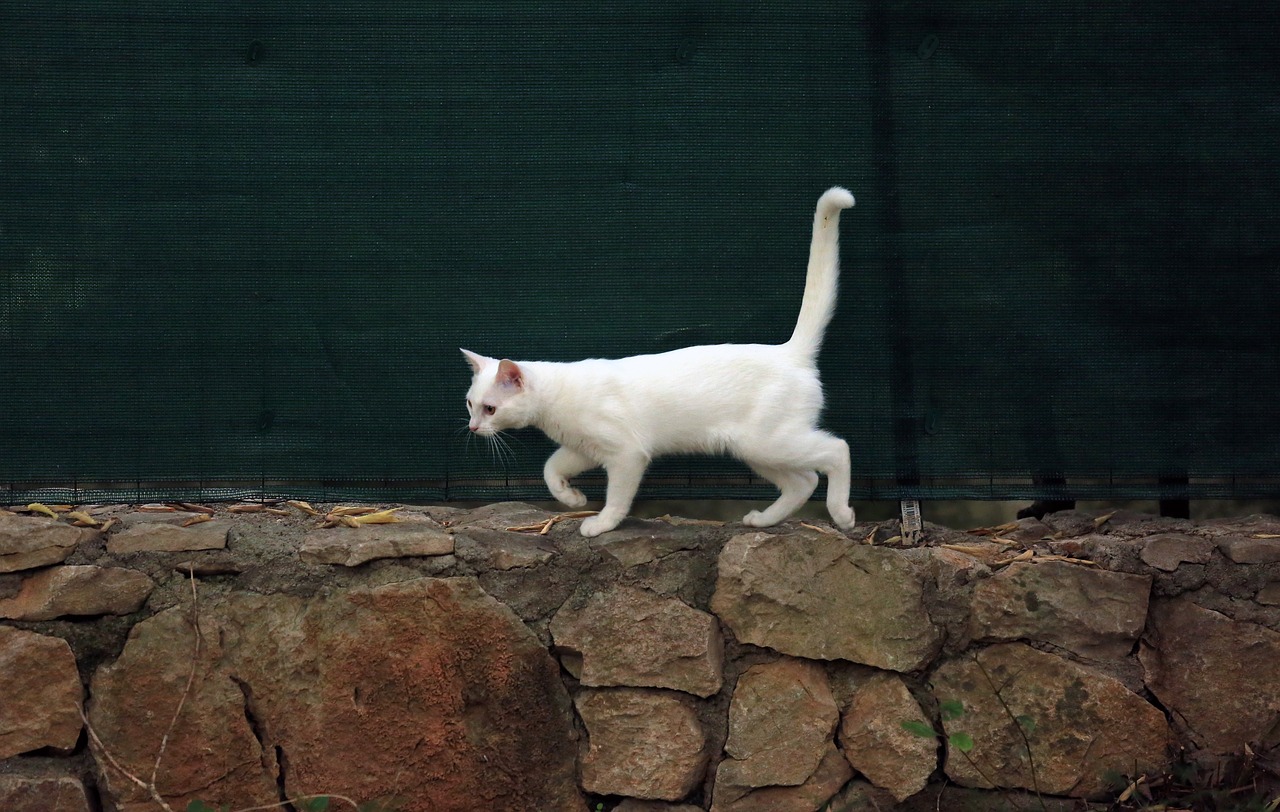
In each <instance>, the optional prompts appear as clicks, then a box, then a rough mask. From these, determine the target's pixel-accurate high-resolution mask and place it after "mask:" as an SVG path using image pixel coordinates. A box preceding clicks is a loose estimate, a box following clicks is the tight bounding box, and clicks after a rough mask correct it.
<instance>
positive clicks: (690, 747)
mask: <svg viewBox="0 0 1280 812" xmlns="http://www.w3.org/2000/svg"><path fill="white" fill-rule="evenodd" d="M574 704H575V705H576V706H577V708H578V714H579V715H580V716H581V717H582V723H583V725H584V726H586V728H587V742H586V746H585V747H584V748H583V752H582V756H581V760H580V761H581V768H582V788H583V789H585V790H586V791H587V792H593V793H596V794H598V795H627V796H630V797H632V798H640V799H645V800H661V801H678V800H680V799H682V798H684V797H685V796H686V795H688V794H689V793H690V792H692V791H693V788H694V787H696V786H697V785H698V784H699V783H700V782H701V781H702V778H703V775H704V774H705V773H706V769H707V759H708V756H709V754H708V752H707V747H706V744H707V741H706V734H705V732H704V731H703V729H702V724H701V723H700V722H699V721H698V712H697V710H696V709H695V708H694V707H693V703H692V701H691V700H690V699H689V698H688V697H685V696H682V695H680V694H676V693H672V692H670V691H660V690H655V689H651V688H606V689H586V690H583V691H580V692H579V693H578V695H577V696H576V697H575V699H574Z"/></svg>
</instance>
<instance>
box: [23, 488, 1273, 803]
mask: <svg viewBox="0 0 1280 812" xmlns="http://www.w3.org/2000/svg"><path fill="white" fill-rule="evenodd" d="M107 512H108V513H110V515H112V516H114V517H115V518H116V519H117V521H116V522H114V524H113V527H112V529H111V531H110V532H107V533H103V532H101V531H99V530H96V529H93V528H81V527H74V526H72V525H71V524H69V523H68V522H67V521H65V520H64V521H59V520H55V519H52V518H47V517H32V516H19V515H0V809H3V810H6V811H12V812H34V810H40V811H41V812H43V810H46V809H51V808H56V809H59V810H65V811H66V812H81V810H85V811H86V812H87V810H89V809H95V808H101V809H103V810H105V811H106V812H112V810H128V811H129V812H142V811H143V810H152V809H156V808H158V807H157V806H156V805H155V803H154V801H153V800H152V799H151V798H150V797H149V795H150V789H144V788H142V787H139V786H138V785H137V783H136V782H134V781H133V780H132V779H128V778H126V777H125V776H124V775H123V774H122V773H121V771H120V769H118V768H117V767H115V766H112V765H113V763H114V764H118V765H119V766H120V767H122V768H123V769H125V770H128V771H129V772H130V773H131V774H132V775H133V776H135V777H141V778H142V779H143V780H144V783H145V782H146V780H147V779H148V778H149V776H151V774H152V773H153V772H155V774H156V781H155V791H156V793H157V794H159V795H161V796H162V797H164V798H165V799H166V801H167V802H168V803H169V804H170V805H171V806H172V807H173V808H175V809H181V808H185V806H186V804H187V803H189V802H190V801H192V800H196V799H199V800H202V801H206V802H208V803H211V804H215V805H218V804H227V805H230V806H231V807H232V808H239V807H247V806H258V805H266V804H272V803H278V802H281V801H285V800H287V799H289V798H297V797H299V796H307V795H315V794H328V793H341V794H343V795H346V796H351V797H356V798H358V799H361V800H367V799H372V798H376V797H392V796H394V797H398V798H400V799H401V800H402V801H403V802H404V803H403V806H402V807H401V808H403V809H405V810H409V811H410V812H412V810H427V809H430V810H445V811H446V812H447V811H448V810H458V812H464V810H472V809H478V808H483V809H494V810H528V809H539V810H574V812H581V810H583V809H587V808H592V809H594V805H595V802H596V801H598V800H600V799H607V804H608V805H611V806H613V808H614V809H616V810H618V811H619V812H676V811H677V810H679V811H680V812H690V810H698V809H709V810H715V811H716V812H752V811H753V810H761V811H762V812H763V811H764V810H770V811H771V812H789V811H790V810H795V811H796V812H814V810H817V809H820V808H823V807H824V806H825V805H828V804H830V806H831V808H832V809H837V810H839V809H847V810H858V809H873V808H874V809H884V810H887V809H899V810H904V811H905V810H915V809H926V808H927V809H935V808H948V807H951V808H959V807H962V806H963V807H965V808H968V806H973V807H974V808H984V807H982V806H981V805H980V804H982V803H985V802H986V801H985V800H984V799H987V800H990V801H992V802H993V803H995V804H996V805H997V806H999V805H1001V804H1005V803H1007V802H1009V800H1010V798H1014V799H1016V798H1017V793H1019V792H1022V791H1026V792H1027V793H1037V794H1039V796H1040V800H1038V801H1036V802H1035V803H1034V804H1033V805H1034V806H1035V807H1036V808H1040V803H1041V802H1043V803H1044V806H1045V808H1047V809H1058V808H1061V809H1067V808H1071V809H1076V808H1080V804H1082V803H1086V802H1087V801H1089V800H1090V799H1100V798H1105V797H1108V796H1109V794H1111V793H1113V792H1114V791H1115V787H1114V786H1113V782H1114V780H1115V778H1116V777H1117V776H1123V777H1128V778H1130V779H1132V778H1136V777H1137V776H1138V775H1141V774H1146V775H1148V776H1157V775H1160V774H1161V773H1162V771H1165V770H1167V769H1168V768H1169V766H1170V765H1169V761H1170V753H1171V752H1173V751H1174V750H1176V749H1178V748H1181V749H1182V750H1184V751H1186V752H1187V753H1189V754H1191V755H1192V756H1194V757H1197V758H1201V759H1213V758H1216V757H1227V756H1231V755H1233V754H1240V753H1243V752H1245V748H1246V747H1252V748H1253V749H1254V750H1255V751H1261V750H1263V749H1265V748H1267V747H1274V746H1275V745H1276V744H1278V742H1276V741H1275V740H1274V739H1275V736H1277V735H1280V669H1277V668H1276V663H1277V662H1280V607H1278V606H1277V604H1278V603H1280V600H1277V598H1278V597H1280V596H1277V594H1276V593H1277V589H1280V521H1278V520H1276V519H1274V518H1270V517H1251V518H1249V519H1241V520H1232V521H1219V522H1205V523H1200V524H1192V523H1189V522H1172V521H1166V520H1159V519H1154V518H1152V517H1144V516H1139V515H1127V514H1118V515H1115V516H1112V517H1109V518H1107V517H1092V516H1085V515H1083V514H1074V513H1072V514H1059V515H1058V516H1054V517H1050V518H1049V519H1048V520H1046V523H1040V522H1037V521H1035V520H1025V521H1023V522H1020V523H1018V524H1017V525H1016V526H1007V527H1005V528H1003V529H1002V530H1001V531H1000V532H999V533H998V534H996V536H995V537H991V536H990V535H988V536H983V537H975V536H971V535H965V534H962V533H957V532H954V531H946V530H943V529H942V528H937V527H931V528H929V533H928V538H927V543H926V544H925V545H924V546H921V547H918V548H914V549H903V548H901V547H898V546H895V545H894V543H893V540H892V539H890V538H889V537H890V536H891V535H892V532H893V531H892V530H891V529H890V528H889V527H888V526H887V525H886V526H885V527H881V528H876V527H874V526H871V527H865V528H864V527H861V526H860V527H859V528H858V530H857V531H856V532H855V533H854V534H853V536H852V537H850V536H846V535H844V534H841V533H839V532H836V531H834V530H831V529H830V528H825V527H823V528H815V527H811V526H804V527H802V526H800V525H798V524H795V523H793V524H790V525H785V526H783V527H780V528H774V529H772V530H771V531H769V532H760V531H754V532H744V528H740V527H739V528H735V527H733V526H720V525H719V524H716V523H697V522H687V521H681V520H672V519H666V520H661V521H650V522H631V523H629V524H627V525H624V527H623V528H620V529H619V530H617V531H614V532H612V533H609V534H605V535H604V536H601V537H599V538H597V539H592V540H585V539H582V538H581V537H580V536H578V535H576V533H575V530H576V521H574V520H572V519H566V520H560V517H557V516H556V515H554V514H551V513H548V512H546V511H542V510H540V509H537V508H534V507H531V506H528V505H521V504H506V505H495V506H490V507H488V508H482V509H479V510H474V511H461V510H456V509H449V508H425V509H409V508H405V509H402V510H401V511H400V514H399V515H400V516H401V517H402V518H403V519H404V521H401V522H398V523H395V524H388V525H376V526H367V527H358V528H352V527H334V528H320V527H317V524H318V522H317V521H316V520H314V519H311V518H310V517H307V516H302V515H301V514H299V515H298V516H295V517H292V518H290V517H281V516H280V515H279V514H282V513H285V512H286V511H276V513H275V514H271V515H268V514H266V513H253V514H236V513H232V512H229V511H225V510H222V509H219V510H218V511H217V515H216V517H214V518H213V519H212V520H210V519H209V517H208V516H206V515H201V514H192V513H184V512H181V511H167V512H159V513H150V512H138V511H130V510H128V509H125V508H111V509H109V510H107ZM191 573H194V574H195V577H196V578H197V579H198V581H199V583H198V585H197V588H198V592H199V595H200V597H199V606H198V612H197V611H195V610H196V609H197V607H196V606H195V605H194V604H193V601H192V598H191V590H192V581H191V580H190V579H191ZM93 628H104V629H108V630H114V633H115V634H116V637H115V638H112V639H114V640H116V641H117V642H116V643H114V644H112V643H104V642H101V641H100V640H97V639H96V638H94V637H93V635H91V634H87V633H86V631H85V630H86V629H93ZM125 631H128V639H127V641H126V640H125V637H124V633H125ZM188 686H190V687H188ZM180 703H181V705H182V708H183V710H182V713H181V714H180V715H179V716H178V717H176V718H175V716H174V711H175V709H176V708H177V707H178V706H179V704H180ZM82 712H83V713H85V714H87V718H88V722H89V726H90V727H91V729H92V731H93V733H94V734H95V737H93V738H91V737H88V736H86V731H85V722H84V718H85V717H84V716H82ZM166 734H168V735H167V736H166ZM162 741H164V742H165V744H164V745H163V749H162V746H161V742H162ZM161 756H162V763H161V765H160V768H159V769H157V767H156V762H157V758H160V757H161ZM992 790H995V791H994V792H993V791H992ZM588 800H590V801H591V803H590V805H589V804H588ZM1018 802H1019V803H1021V801H1020V800H1019V801H1018ZM1024 805H1025V804H1024Z"/></svg>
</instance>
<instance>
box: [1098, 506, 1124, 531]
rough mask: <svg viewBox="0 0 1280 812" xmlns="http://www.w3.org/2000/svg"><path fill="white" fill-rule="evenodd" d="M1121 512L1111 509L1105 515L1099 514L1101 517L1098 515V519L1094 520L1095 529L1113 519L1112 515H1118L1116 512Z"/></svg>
mask: <svg viewBox="0 0 1280 812" xmlns="http://www.w3.org/2000/svg"><path fill="white" fill-rule="evenodd" d="M1119 512H1120V511H1118V510H1113V511H1111V512H1110V513H1107V514H1105V515H1103V516H1099V517H1097V518H1096V519H1094V520H1093V527H1094V529H1095V530H1096V529H1097V528H1099V527H1102V526H1103V525H1104V524H1106V523H1107V522H1109V521H1111V517H1112V516H1114V515H1116V514H1117V513H1119Z"/></svg>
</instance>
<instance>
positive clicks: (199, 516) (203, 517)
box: [182, 513, 213, 527]
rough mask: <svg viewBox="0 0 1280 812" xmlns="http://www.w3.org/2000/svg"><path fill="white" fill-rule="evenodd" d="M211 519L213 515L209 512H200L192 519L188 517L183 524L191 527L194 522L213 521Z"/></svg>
mask: <svg viewBox="0 0 1280 812" xmlns="http://www.w3.org/2000/svg"><path fill="white" fill-rule="evenodd" d="M211 521H213V517H212V516H210V515H209V514H208V513H200V514H197V515H195V516H192V517H191V518H190V519H187V520H186V521H185V522H183V523H182V526H183V527H190V526H191V525H193V524H203V523H205V522H211Z"/></svg>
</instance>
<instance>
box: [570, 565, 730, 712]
mask: <svg viewBox="0 0 1280 812" xmlns="http://www.w3.org/2000/svg"><path fill="white" fill-rule="evenodd" d="M550 630H551V637H552V639H553V640H554V642H555V647H556V649H557V651H559V652H560V653H564V654H569V655H571V658H573V657H576V658H577V664H578V665H579V670H578V671H576V672H575V675H576V676H577V677H578V678H579V679H580V680H581V681H582V684H583V685H587V686H591V687H603V686H635V687H649V688H673V689H675V690H677V691H686V692H688V693H691V694H696V695H698V696H711V695H712V694H715V693H716V692H718V691H719V690H720V684H721V681H722V679H723V667H724V640H723V638H722V637H721V635H720V623H719V622H718V621H717V620H716V618H715V617H714V616H713V615H709V614H707V613H706V612H702V611H699V610H697V609H693V608H691V607H689V606H687V605H686V604H684V603H683V602H681V601H680V600H678V599H676V598H668V597H664V596H662V595H655V594H654V593H652V592H649V591H648V590H644V589H636V588H635V587H629V586H613V587H611V588H609V589H608V590H606V591H604V592H597V593H595V594H594V595H592V596H591V598H590V599H588V601H587V602H586V604H585V605H584V606H583V607H581V608H580V609H575V608H573V607H568V606H566V607H562V608H561V609H560V611H559V612H557V613H556V615H555V617H554V618H552V620H551V626H550Z"/></svg>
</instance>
